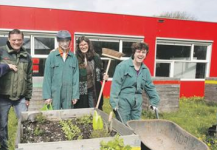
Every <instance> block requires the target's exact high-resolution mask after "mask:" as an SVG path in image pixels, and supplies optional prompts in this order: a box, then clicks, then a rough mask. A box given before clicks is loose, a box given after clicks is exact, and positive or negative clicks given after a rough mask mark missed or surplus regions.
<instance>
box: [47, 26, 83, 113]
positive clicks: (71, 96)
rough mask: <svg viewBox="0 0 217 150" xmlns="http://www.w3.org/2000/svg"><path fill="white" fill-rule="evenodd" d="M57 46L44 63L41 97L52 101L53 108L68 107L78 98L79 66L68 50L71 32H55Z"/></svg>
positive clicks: (72, 106)
mask: <svg viewBox="0 0 217 150" xmlns="http://www.w3.org/2000/svg"><path fill="white" fill-rule="evenodd" d="M57 42H58V48H56V49H55V50H53V51H52V52H51V53H50V54H49V56H48V58H47V60H46V63H45V72H44V81H43V99H44V100H45V103H46V104H50V103H52V106H53V109H54V110H58V109H70V108H74V104H76V103H77V100H78V99H79V68H78V61H77V58H76V57H75V55H74V54H73V53H72V52H71V51H70V42H71V34H70V33H69V32H68V31H66V30H61V31H59V32H58V33H57Z"/></svg>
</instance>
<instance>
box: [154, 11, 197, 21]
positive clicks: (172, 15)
mask: <svg viewBox="0 0 217 150" xmlns="http://www.w3.org/2000/svg"><path fill="white" fill-rule="evenodd" d="M156 17H162V18H173V19H182V20H197V18H196V17H194V16H193V15H191V14H189V13H187V12H181V11H174V12H163V13H162V14H160V15H158V16H156Z"/></svg>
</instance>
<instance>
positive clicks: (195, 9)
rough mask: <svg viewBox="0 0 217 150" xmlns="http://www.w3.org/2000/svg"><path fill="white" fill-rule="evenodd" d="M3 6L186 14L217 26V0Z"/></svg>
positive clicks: (83, 0)
mask: <svg viewBox="0 0 217 150" xmlns="http://www.w3.org/2000/svg"><path fill="white" fill-rule="evenodd" d="M0 5H15V6H30V7H43V8H58V9H69V10H81V11H93V12H106V13H117V14H130V15H139V16H154V15H155V16H156V15H160V14H161V13H163V12H174V11H180V12H185V13H187V14H189V15H191V16H193V17H194V18H196V19H197V20H200V21H210V22H217V0H0Z"/></svg>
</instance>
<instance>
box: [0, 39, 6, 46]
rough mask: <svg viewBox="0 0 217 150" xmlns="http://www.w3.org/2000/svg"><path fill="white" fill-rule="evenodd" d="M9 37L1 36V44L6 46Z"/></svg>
mask: <svg viewBox="0 0 217 150" xmlns="http://www.w3.org/2000/svg"><path fill="white" fill-rule="evenodd" d="M7 40H8V38H7V37H0V46H4V45H6V43H7Z"/></svg>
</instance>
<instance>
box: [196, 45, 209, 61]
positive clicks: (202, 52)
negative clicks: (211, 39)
mask: <svg viewBox="0 0 217 150" xmlns="http://www.w3.org/2000/svg"><path fill="white" fill-rule="evenodd" d="M206 52H207V46H194V59H199V60H206Z"/></svg>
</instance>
